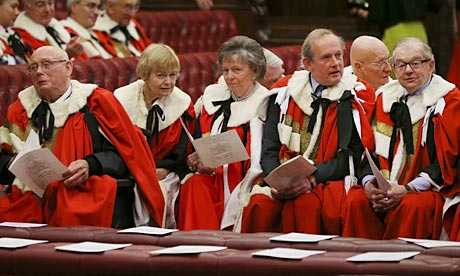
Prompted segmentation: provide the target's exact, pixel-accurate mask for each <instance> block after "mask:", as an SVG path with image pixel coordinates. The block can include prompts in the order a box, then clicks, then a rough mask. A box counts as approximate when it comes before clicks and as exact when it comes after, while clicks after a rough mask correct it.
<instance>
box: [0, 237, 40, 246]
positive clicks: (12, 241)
mask: <svg viewBox="0 0 460 276" xmlns="http://www.w3.org/2000/svg"><path fill="white" fill-rule="evenodd" d="M45 242H48V241H47V240H31V239H19V238H0V247H1V248H21V247H26V246H29V245H33V244H39V243H45Z"/></svg>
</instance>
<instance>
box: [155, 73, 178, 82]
mask: <svg viewBox="0 0 460 276" xmlns="http://www.w3.org/2000/svg"><path fill="white" fill-rule="evenodd" d="M156 77H157V79H159V80H161V81H164V80H166V78H168V77H169V79H170V80H172V81H176V80H177V78H178V77H179V72H174V73H170V74H166V73H157V74H156Z"/></svg>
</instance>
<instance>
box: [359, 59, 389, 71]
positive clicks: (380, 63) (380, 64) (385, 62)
mask: <svg viewBox="0 0 460 276" xmlns="http://www.w3.org/2000/svg"><path fill="white" fill-rule="evenodd" d="M358 62H361V63H367V64H372V65H373V66H375V67H377V68H379V69H383V67H385V66H386V65H388V66H389V65H390V62H389V61H388V60H387V59H384V60H381V61H376V62H364V61H358Z"/></svg>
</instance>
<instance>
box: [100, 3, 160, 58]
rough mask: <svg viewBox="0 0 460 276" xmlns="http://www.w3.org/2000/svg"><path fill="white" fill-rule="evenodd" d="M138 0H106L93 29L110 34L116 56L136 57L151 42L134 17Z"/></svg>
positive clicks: (138, 4) (137, 7)
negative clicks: (103, 9)
mask: <svg viewBox="0 0 460 276" xmlns="http://www.w3.org/2000/svg"><path fill="white" fill-rule="evenodd" d="M139 6H140V0H107V3H106V5H105V11H103V12H101V13H100V14H99V17H98V19H97V21H96V24H95V25H94V27H93V30H97V31H101V32H104V33H105V34H107V35H108V36H110V37H111V38H112V40H113V42H114V45H113V49H114V50H115V52H116V53H117V57H132V56H134V57H138V56H140V55H141V53H142V51H144V49H145V48H147V46H148V45H149V44H150V43H151V42H150V40H149V38H148V37H147V35H146V33H145V31H144V29H143V28H142V26H141V25H140V24H139V22H137V20H136V19H134V16H135V15H136V12H137V11H138V10H139Z"/></svg>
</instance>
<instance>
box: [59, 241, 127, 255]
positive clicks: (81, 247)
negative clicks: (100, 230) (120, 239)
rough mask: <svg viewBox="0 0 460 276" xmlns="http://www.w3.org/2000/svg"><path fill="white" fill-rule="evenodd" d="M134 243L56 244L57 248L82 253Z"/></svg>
mask: <svg viewBox="0 0 460 276" xmlns="http://www.w3.org/2000/svg"><path fill="white" fill-rule="evenodd" d="M130 245H133V244H132V243H102V242H79V243H73V244H68V245H62V246H56V247H54V248H55V249H56V250H62V251H72V252H81V253H100V252H105V251H108V250H114V249H120V248H124V247H127V246H130Z"/></svg>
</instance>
